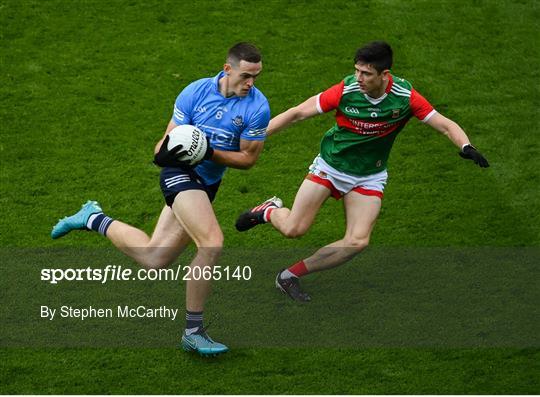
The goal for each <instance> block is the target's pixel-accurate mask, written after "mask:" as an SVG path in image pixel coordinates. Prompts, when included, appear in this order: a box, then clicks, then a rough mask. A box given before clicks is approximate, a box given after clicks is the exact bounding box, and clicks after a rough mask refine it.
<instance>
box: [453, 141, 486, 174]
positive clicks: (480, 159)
mask: <svg viewBox="0 0 540 397" xmlns="http://www.w3.org/2000/svg"><path fill="white" fill-rule="evenodd" d="M459 155H460V156H461V157H463V158H464V159H468V160H472V161H474V164H478V165H479V166H480V167H482V168H487V167H489V163H488V161H487V160H486V158H485V157H484V156H482V155H481V154H480V152H479V151H478V150H476V148H475V147H474V146H473V145H470V144H469V145H465V146H463V149H461V152H459Z"/></svg>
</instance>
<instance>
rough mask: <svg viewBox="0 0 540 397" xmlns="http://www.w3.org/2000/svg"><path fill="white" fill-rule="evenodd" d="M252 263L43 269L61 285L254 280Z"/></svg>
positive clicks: (44, 275)
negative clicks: (134, 267)
mask: <svg viewBox="0 0 540 397" xmlns="http://www.w3.org/2000/svg"><path fill="white" fill-rule="evenodd" d="M251 276H252V271H251V266H203V267H199V266H196V267H190V266H181V265H178V266H177V267H176V268H170V269H138V270H137V271H136V272H134V271H133V269H130V268H125V267H123V266H116V265H107V266H106V267H105V268H92V267H86V268H77V269H74V268H68V269H58V268H56V269H52V268H46V269H41V281H45V282H48V283H49V284H58V283H59V282H61V281H64V282H66V281H68V282H69V281H93V282H98V283H101V284H105V283H106V282H109V281H177V280H183V281H189V280H206V281H208V280H215V281H218V280H225V281H229V280H236V281H241V280H245V281H247V280H250V279H251Z"/></svg>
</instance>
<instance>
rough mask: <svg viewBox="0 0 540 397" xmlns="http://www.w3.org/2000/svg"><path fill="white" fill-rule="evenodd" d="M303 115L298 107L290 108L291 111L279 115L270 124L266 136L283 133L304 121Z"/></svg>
mask: <svg viewBox="0 0 540 397" xmlns="http://www.w3.org/2000/svg"><path fill="white" fill-rule="evenodd" d="M303 119H304V118H303V117H302V113H301V112H299V111H298V109H297V107H294V108H290V109H289V110H287V111H285V112H283V113H281V114H278V115H277V116H276V117H274V118H273V119H272V120H270V124H268V128H267V129H266V135H267V136H269V135H272V134H275V133H276V132H278V131H281V130H283V129H285V128H287V127H288V126H290V125H291V124H293V123H296V122H297V121H300V120H303Z"/></svg>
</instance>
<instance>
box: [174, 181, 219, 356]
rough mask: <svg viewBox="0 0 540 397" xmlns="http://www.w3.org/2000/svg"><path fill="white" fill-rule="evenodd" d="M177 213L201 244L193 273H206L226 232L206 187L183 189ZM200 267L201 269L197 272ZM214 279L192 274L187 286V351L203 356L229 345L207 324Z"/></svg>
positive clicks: (184, 226) (178, 197)
mask: <svg viewBox="0 0 540 397" xmlns="http://www.w3.org/2000/svg"><path fill="white" fill-rule="evenodd" d="M172 209H173V212H174V214H175V216H176V218H177V219H178V221H179V222H180V224H181V225H182V227H183V228H184V230H185V231H186V232H187V233H188V234H189V236H190V237H191V238H192V239H193V241H194V242H195V244H196V245H197V255H196V256H195V258H194V259H193V261H192V262H191V265H190V267H191V269H192V272H191V274H203V270H204V268H205V267H210V268H212V267H213V266H214V265H215V264H216V262H217V260H218V258H219V256H220V254H221V250H222V247H223V233H222V231H221V228H220V227H219V224H218V221H217V219H216V216H215V214H214V210H213V208H212V205H211V203H210V200H209V198H208V195H207V194H206V192H205V191H203V190H186V191H182V192H179V193H178V194H177V195H176V198H175V199H174V202H173V205H172ZM195 268H199V269H200V271H193V270H194V269H195ZM210 288H211V280H205V279H204V278H202V277H201V278H200V279H197V278H195V277H191V278H190V279H189V280H188V281H187V286H186V319H187V324H186V330H185V331H184V334H183V336H182V346H183V348H184V349H185V350H188V351H196V352H198V353H200V354H202V355H215V354H220V353H224V352H226V351H227V350H228V348H227V347H226V346H225V345H223V344H221V343H217V342H215V341H213V340H212V339H211V338H210V337H209V336H208V334H207V333H206V330H205V329H204V327H203V310H204V304H205V302H206V299H207V297H208V295H209V294H210Z"/></svg>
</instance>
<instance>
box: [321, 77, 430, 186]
mask: <svg viewBox="0 0 540 397" xmlns="http://www.w3.org/2000/svg"><path fill="white" fill-rule="evenodd" d="M317 108H318V110H319V112H320V113H326V112H329V111H331V110H334V109H335V110H336V124H335V125H334V126H333V127H332V128H330V130H328V131H327V132H326V133H325V134H324V137H323V139H322V141H321V157H322V158H323V159H324V161H326V162H327V163H328V164H330V165H331V166H332V167H334V168H335V169H337V170H339V171H342V172H345V173H347V174H351V175H358V176H363V175H370V174H374V173H376V172H380V171H382V170H384V169H386V164H387V161H388V156H389V155H390V150H391V149H392V144H393V143H394V140H395V139H396V136H397V134H398V133H399V132H400V131H401V130H402V129H403V127H404V126H405V124H407V121H409V119H410V118H411V117H412V116H415V117H417V118H418V119H420V120H422V121H423V122H426V121H428V120H429V118H430V117H431V116H433V114H435V113H436V111H435V110H434V109H433V106H431V104H430V103H429V102H428V101H427V100H426V99H425V98H424V97H423V96H422V95H420V94H419V93H418V92H417V91H416V90H415V89H414V88H412V85H411V84H410V83H409V82H408V81H406V80H403V79H402V78H399V77H395V76H392V75H390V80H389V82H388V87H387V88H386V91H385V93H384V95H383V96H382V97H380V98H377V99H375V98H370V97H369V96H368V95H367V94H364V93H362V92H361V91H360V86H359V85H358V81H357V80H356V78H355V76H354V75H350V76H347V77H345V78H344V79H343V81H341V82H340V83H339V84H336V85H334V86H332V87H330V88H329V89H327V90H326V91H323V92H322V93H320V94H319V95H318V97H317Z"/></svg>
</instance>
